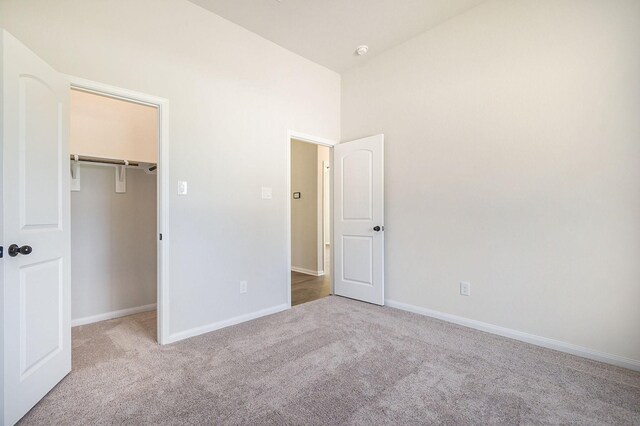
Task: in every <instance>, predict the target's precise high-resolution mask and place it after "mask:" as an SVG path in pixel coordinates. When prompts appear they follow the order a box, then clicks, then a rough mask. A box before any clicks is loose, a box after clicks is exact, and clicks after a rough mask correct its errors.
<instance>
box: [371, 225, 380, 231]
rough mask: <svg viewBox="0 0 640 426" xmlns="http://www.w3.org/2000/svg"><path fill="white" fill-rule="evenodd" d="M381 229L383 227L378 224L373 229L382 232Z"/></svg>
mask: <svg viewBox="0 0 640 426" xmlns="http://www.w3.org/2000/svg"><path fill="white" fill-rule="evenodd" d="M381 229H382V228H380V227H379V226H378V225H376V226H374V227H373V230H374V231H376V232H380V230H381Z"/></svg>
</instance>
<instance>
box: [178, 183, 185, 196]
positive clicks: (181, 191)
mask: <svg viewBox="0 0 640 426" xmlns="http://www.w3.org/2000/svg"><path fill="white" fill-rule="evenodd" d="M178 195H187V181H184V180H179V181H178Z"/></svg>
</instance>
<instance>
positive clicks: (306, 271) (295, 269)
mask: <svg viewBox="0 0 640 426" xmlns="http://www.w3.org/2000/svg"><path fill="white" fill-rule="evenodd" d="M291 270H292V271H293V272H299V273H301V274H307V275H313V276H315V277H320V276H322V275H324V271H312V270H311V269H306V268H298V267H297V266H292V267H291Z"/></svg>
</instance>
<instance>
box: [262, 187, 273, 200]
mask: <svg viewBox="0 0 640 426" xmlns="http://www.w3.org/2000/svg"><path fill="white" fill-rule="evenodd" d="M272 197H273V190H272V189H271V188H266V187H264V186H263V187H262V199H263V200H270V199H271V198H272Z"/></svg>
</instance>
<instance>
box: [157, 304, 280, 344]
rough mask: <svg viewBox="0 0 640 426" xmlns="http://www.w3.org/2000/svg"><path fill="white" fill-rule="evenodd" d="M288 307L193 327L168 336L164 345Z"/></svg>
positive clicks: (268, 309)
mask: <svg viewBox="0 0 640 426" xmlns="http://www.w3.org/2000/svg"><path fill="white" fill-rule="evenodd" d="M287 309H290V308H289V305H286V304H284V305H278V306H274V307H271V308H267V309H262V310H260V311H257V312H251V313H249V314H244V315H239V316H237V317H233V318H229V319H228V320H224V321H219V322H214V323H213V324H208V325H203V326H201V327H194V328H191V329H189V330H185V331H180V332H178V333H174V334H171V335H169V338H168V339H167V341H166V342H165V344H166V343H174V342H177V341H179V340H184V339H188V338H189V337H195V336H199V335H200V334H204V333H209V332H211V331H215V330H219V329H221V328H225V327H229V326H232V325H236V324H240V323H241V322H245V321H250V320H252V319H256V318H260V317H264V316H266V315H271V314H276V313H278V312H282V311H286V310H287Z"/></svg>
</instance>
